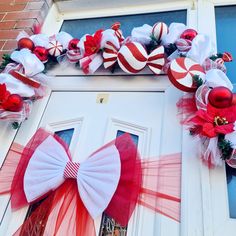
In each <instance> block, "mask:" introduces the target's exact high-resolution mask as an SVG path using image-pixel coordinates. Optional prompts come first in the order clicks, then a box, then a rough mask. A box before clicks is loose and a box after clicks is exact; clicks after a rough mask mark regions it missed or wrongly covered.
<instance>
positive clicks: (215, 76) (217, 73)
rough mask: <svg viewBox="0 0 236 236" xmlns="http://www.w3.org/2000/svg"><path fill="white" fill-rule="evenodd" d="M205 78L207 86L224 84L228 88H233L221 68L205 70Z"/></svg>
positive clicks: (213, 86)
mask: <svg viewBox="0 0 236 236" xmlns="http://www.w3.org/2000/svg"><path fill="white" fill-rule="evenodd" d="M205 79H206V82H205V84H206V85H207V86H209V87H212V88H215V87H218V86H224V87H227V88H228V89H230V90H233V85H232V83H231V82H230V80H229V78H228V77H227V75H226V74H225V73H224V72H223V71H222V70H219V69H212V70H209V71H207V73H206V77H205Z"/></svg>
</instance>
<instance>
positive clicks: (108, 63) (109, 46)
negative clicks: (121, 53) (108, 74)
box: [103, 41, 118, 69]
mask: <svg viewBox="0 0 236 236" xmlns="http://www.w3.org/2000/svg"><path fill="white" fill-rule="evenodd" d="M117 53H118V48H117V47H116V46H115V45H114V44H113V43H112V42H110V41H108V42H106V43H105V46H104V52H103V65H104V68H106V69H108V68H111V67H112V66H113V65H114V64H115V63H116V61H117Z"/></svg>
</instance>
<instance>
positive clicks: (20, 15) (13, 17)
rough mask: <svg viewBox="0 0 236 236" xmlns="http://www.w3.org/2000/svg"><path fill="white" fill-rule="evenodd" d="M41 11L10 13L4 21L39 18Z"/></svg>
mask: <svg viewBox="0 0 236 236" xmlns="http://www.w3.org/2000/svg"><path fill="white" fill-rule="evenodd" d="M39 14H40V11H23V12H10V13H7V15H6V16H5V17H4V20H24V19H33V18H37V17H38V16H39Z"/></svg>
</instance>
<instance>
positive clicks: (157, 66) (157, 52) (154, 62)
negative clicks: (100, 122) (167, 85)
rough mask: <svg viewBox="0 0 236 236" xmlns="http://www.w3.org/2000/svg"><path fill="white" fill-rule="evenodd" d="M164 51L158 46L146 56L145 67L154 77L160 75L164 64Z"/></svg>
mask: <svg viewBox="0 0 236 236" xmlns="http://www.w3.org/2000/svg"><path fill="white" fill-rule="evenodd" d="M164 50H165V49H164V47H163V46H160V47H158V48H156V49H154V50H153V51H152V52H151V54H149V56H148V62H147V65H148V67H149V69H150V70H151V71H152V72H153V73H154V74H156V75H159V74H160V73H161V71H162V69H163V66H164V64H165V57H164Z"/></svg>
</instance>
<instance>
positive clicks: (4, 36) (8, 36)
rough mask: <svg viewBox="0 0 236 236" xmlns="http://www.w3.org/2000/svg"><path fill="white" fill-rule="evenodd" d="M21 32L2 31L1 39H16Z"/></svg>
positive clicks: (0, 32)
mask: <svg viewBox="0 0 236 236" xmlns="http://www.w3.org/2000/svg"><path fill="white" fill-rule="evenodd" d="M19 32H20V30H16V29H14V30H11V31H9V30H0V39H15V38H16V36H17V35H18V34H19Z"/></svg>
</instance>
